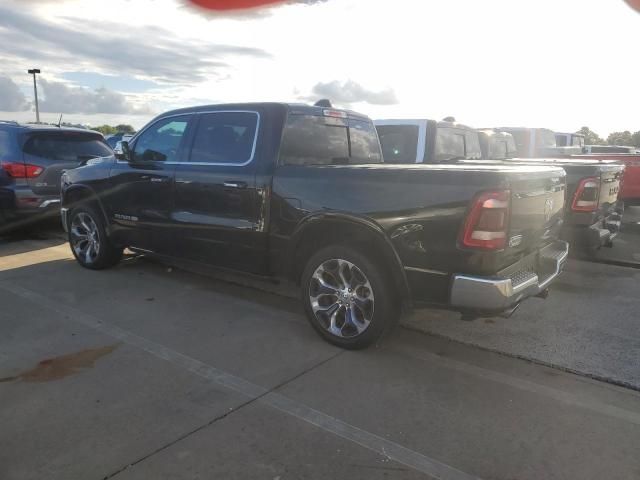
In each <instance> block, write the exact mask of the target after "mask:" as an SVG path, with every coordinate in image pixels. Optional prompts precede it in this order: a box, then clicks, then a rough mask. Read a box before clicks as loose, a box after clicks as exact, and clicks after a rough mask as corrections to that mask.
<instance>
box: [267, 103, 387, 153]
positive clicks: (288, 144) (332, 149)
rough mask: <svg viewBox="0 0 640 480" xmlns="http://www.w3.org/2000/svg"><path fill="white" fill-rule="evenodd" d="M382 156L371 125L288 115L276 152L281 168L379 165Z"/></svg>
mask: <svg viewBox="0 0 640 480" xmlns="http://www.w3.org/2000/svg"><path fill="white" fill-rule="evenodd" d="M380 162H382V154H381V153H380V144H379V142H378V136H377V134H376V131H375V128H374V127H373V124H372V123H371V122H367V121H360V120H354V119H349V120H346V119H342V118H333V117H319V116H313V115H289V118H288V119H287V124H286V126H285V130H284V135H283V138H282V146H281V148H280V163H281V164H282V165H340V164H362V163H380Z"/></svg>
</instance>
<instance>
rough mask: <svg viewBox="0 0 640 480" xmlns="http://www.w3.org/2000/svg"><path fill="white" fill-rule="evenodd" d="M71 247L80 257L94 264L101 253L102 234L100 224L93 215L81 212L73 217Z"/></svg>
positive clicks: (86, 262) (85, 261)
mask: <svg viewBox="0 0 640 480" xmlns="http://www.w3.org/2000/svg"><path fill="white" fill-rule="evenodd" d="M69 231H70V234H71V235H70V237H71V247H72V248H73V251H74V252H75V254H76V256H77V257H78V259H80V260H82V261H83V262H84V263H85V264H92V263H93V262H95V261H96V258H98V254H99V253H100V234H99V233H98V226H97V225H96V222H95V221H94V220H93V218H91V216H90V215H89V214H87V213H85V212H79V213H78V214H77V215H76V216H74V217H73V221H72V222H71V228H70V230H69Z"/></svg>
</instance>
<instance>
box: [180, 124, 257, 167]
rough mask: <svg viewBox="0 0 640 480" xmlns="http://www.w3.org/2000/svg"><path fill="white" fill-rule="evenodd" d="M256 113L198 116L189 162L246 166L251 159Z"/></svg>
mask: <svg viewBox="0 0 640 480" xmlns="http://www.w3.org/2000/svg"><path fill="white" fill-rule="evenodd" d="M257 131H258V114H257V113H254V112H219V113H207V114H204V115H202V118H201V119H200V124H199V125H198V130H197V132H196V135H195V139H194V141H193V148H192V150H191V158H190V159H189V161H190V162H197V163H211V164H225V165H246V164H247V163H249V162H250V161H251V160H252V158H253V153H254V145H255V142H256V133H257Z"/></svg>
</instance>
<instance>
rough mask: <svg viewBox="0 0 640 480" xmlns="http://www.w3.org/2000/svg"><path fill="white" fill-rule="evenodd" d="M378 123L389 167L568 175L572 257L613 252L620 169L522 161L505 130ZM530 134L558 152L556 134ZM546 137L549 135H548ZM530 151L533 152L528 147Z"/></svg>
mask: <svg viewBox="0 0 640 480" xmlns="http://www.w3.org/2000/svg"><path fill="white" fill-rule="evenodd" d="M375 123H376V128H377V130H378V134H379V136H380V142H381V144H382V150H383V154H384V159H385V162H390V163H401V164H407V163H428V164H440V163H442V162H444V163H457V164H463V165H465V164H466V165H469V164H473V165H492V164H494V165H495V164H498V165H531V166H533V165H552V166H556V167H560V168H562V169H564V170H565V172H566V174H567V192H566V194H567V196H566V201H565V222H564V227H563V229H562V234H561V236H562V238H563V239H564V240H567V241H569V242H570V243H571V245H572V251H574V250H575V251H576V252H577V253H580V254H591V253H593V251H595V250H597V249H598V248H600V247H603V246H611V244H612V242H613V239H614V238H615V236H616V235H617V234H618V232H619V230H620V225H621V216H620V211H619V209H618V192H619V190H620V180H621V178H622V174H623V172H624V166H623V165H621V164H620V163H617V162H614V161H610V162H605V161H598V160H582V159H580V160H577V159H576V160H571V159H569V158H522V157H523V156H524V155H525V154H526V152H524V151H521V149H520V144H518V143H517V142H516V141H515V140H514V137H513V136H512V134H511V133H507V132H505V131H502V130H500V129H484V130H476V129H474V128H471V127H468V126H465V125H461V124H459V123H455V122H450V121H435V120H376V122H375ZM514 130H517V129H514ZM520 130H522V129H520ZM530 130H536V132H535V133H536V134H537V135H532V136H533V137H534V142H537V143H535V144H536V145H538V144H539V143H540V142H542V143H540V144H541V145H542V144H543V145H546V147H545V148H547V149H554V148H555V147H552V146H551V143H552V142H555V136H554V135H553V132H551V131H550V130H548V131H547V130H544V129H530ZM537 130H539V131H537ZM547 132H548V133H549V135H544V134H545V133H547ZM535 139H537V140H535ZM544 142H547V143H544ZM523 145H525V144H524V143H523ZM525 146H526V147H527V148H528V147H529V144H526V145H525ZM556 150H557V149H556ZM554 151H555V150H554ZM519 156H520V158H516V157H519Z"/></svg>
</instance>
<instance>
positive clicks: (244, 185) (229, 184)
mask: <svg viewBox="0 0 640 480" xmlns="http://www.w3.org/2000/svg"><path fill="white" fill-rule="evenodd" d="M223 185H224V186H225V187H226V188H247V182H238V181H235V180H229V181H226V182H224V184H223Z"/></svg>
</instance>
